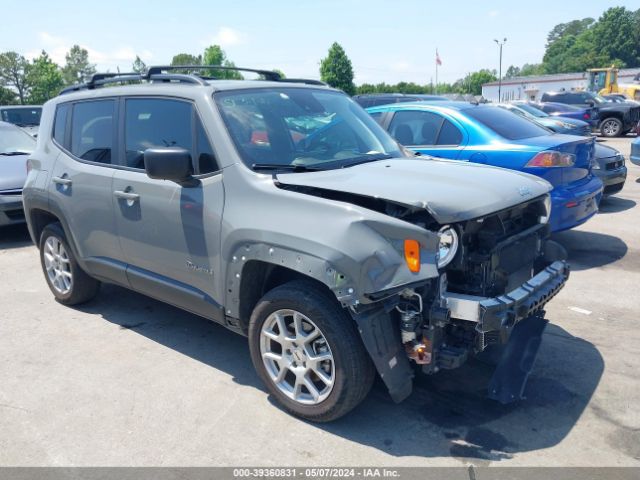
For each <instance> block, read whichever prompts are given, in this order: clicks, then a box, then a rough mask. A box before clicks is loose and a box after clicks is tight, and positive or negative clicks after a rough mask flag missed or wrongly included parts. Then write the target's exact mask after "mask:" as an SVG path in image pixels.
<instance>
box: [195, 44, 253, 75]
mask: <svg viewBox="0 0 640 480" xmlns="http://www.w3.org/2000/svg"><path fill="white" fill-rule="evenodd" d="M202 63H203V64H204V65H220V66H222V67H229V68H234V67H235V66H236V65H235V63H233V62H232V61H231V60H229V59H228V58H227V55H226V53H224V50H222V48H221V47H220V45H211V46H210V47H207V48H206V49H205V50H204V55H203V56H202ZM207 74H208V76H210V77H213V78H225V79H232V80H242V78H243V77H242V74H240V72H238V71H234V70H213V69H212V70H209V71H208V72H207Z"/></svg>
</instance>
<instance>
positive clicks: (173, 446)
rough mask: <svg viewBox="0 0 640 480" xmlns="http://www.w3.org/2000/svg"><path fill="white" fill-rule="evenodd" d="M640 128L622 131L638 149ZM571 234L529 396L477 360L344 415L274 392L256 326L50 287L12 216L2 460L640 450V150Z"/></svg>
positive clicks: (356, 460)
mask: <svg viewBox="0 0 640 480" xmlns="http://www.w3.org/2000/svg"><path fill="white" fill-rule="evenodd" d="M629 142H630V138H626V139H616V140H611V141H607V143H609V144H612V145H613V146H614V147H616V148H618V149H620V150H621V151H622V152H623V153H624V154H625V156H628V154H629V148H630V147H629ZM628 168H629V176H628V178H627V183H626V185H625V187H624V189H623V191H622V192H621V193H620V194H618V195H616V196H615V197H613V198H610V199H608V200H605V201H604V202H603V204H602V205H601V213H600V214H598V215H597V216H596V217H595V218H594V219H592V220H591V221H590V222H588V223H587V224H586V225H584V226H582V227H580V228H578V229H576V230H573V231H569V232H564V233H562V234H559V235H557V236H556V239H557V240H558V241H560V242H561V243H562V244H563V245H564V246H565V247H566V248H567V249H568V250H569V252H570V260H571V263H572V269H573V273H572V276H571V279H570V280H569V283H568V285H567V286H566V288H565V289H564V290H563V291H562V292H561V293H560V294H559V295H558V296H557V297H556V298H555V299H554V300H553V302H552V303H551V304H550V305H549V308H548V318H549V319H550V320H551V324H550V325H549V327H548V328H547V330H546V333H545V337H544V341H543V345H542V348H541V351H540V355H539V357H538V361H537V363H536V367H535V370H534V373H533V374H532V376H531V378H530V381H529V384H528V386H527V390H526V393H527V397H528V398H527V399H526V400H525V401H522V402H520V403H518V404H516V405H511V406H508V407H503V406H500V405H498V404H495V403H493V402H491V401H489V400H486V399H485V398H484V388H485V385H486V381H487V379H488V376H489V375H490V373H491V372H490V370H488V369H487V368H486V367H484V366H482V365H478V364H469V365H468V366H466V367H464V368H462V369H459V370H457V371H453V372H442V373H440V374H438V375H437V376H435V377H432V378H429V379H423V380H421V381H420V384H419V385H418V386H417V388H416V391H415V393H414V394H413V395H412V397H410V398H409V399H408V400H407V401H405V402H404V403H402V404H400V405H395V404H393V403H392V402H391V400H390V399H389V398H388V396H387V394H386V392H385V390H384V388H383V387H382V386H381V385H380V384H378V385H376V387H374V390H373V391H372V393H371V395H370V396H369V397H368V399H367V400H366V401H365V402H364V403H363V404H362V406H361V407H359V408H358V409H357V410H355V411H354V412H353V413H351V414H350V415H348V416H347V417H346V418H343V419H341V420H339V421H337V422H335V423H332V424H329V425H320V426H319V425H313V424H309V423H305V422H302V421H300V420H297V419H295V418H293V417H290V416H289V415H287V414H286V413H284V412H283V411H281V410H280V409H278V408H277V406H275V405H274V403H273V401H272V400H271V398H269V395H268V394H267V393H266V392H265V390H264V389H263V388H262V386H261V385H260V384H259V382H258V378H257V376H256V375H255V374H254V371H253V367H252V365H251V362H250V359H249V352H248V347H247V345H246V341H245V339H244V338H242V337H240V336H237V335H235V334H233V333H231V332H229V331H227V330H225V329H224V328H223V327H220V326H217V325H215V324H213V323H209V322H207V321H206V320H203V319H201V318H199V317H196V316H193V315H190V314H188V313H185V312H182V311H180V310H177V309H175V308H173V307H170V306H167V305H164V304H162V303H160V302H156V301H154V300H151V299H149V298H146V297H144V296H141V295H138V294H135V293H132V292H129V291H127V290H124V289H121V288H119V287H114V286H104V288H103V289H102V291H101V293H100V295H99V296H98V298H97V299H96V300H94V301H92V302H91V303H89V304H87V305H83V306H81V307H79V308H73V309H71V308H67V307H64V306H62V305H59V304H58V303H56V302H55V301H54V300H53V296H52V295H51V294H50V292H49V290H48V289H47V286H46V284H45V282H44V279H43V277H42V273H41V271H40V265H39V260H38V255H37V250H36V249H35V247H33V246H32V245H31V243H30V240H29V237H28V234H27V231H26V228H25V227H16V228H5V229H0V282H1V283H0V285H2V288H1V289H0V319H1V320H0V465H2V466H7V465H29V466H58V465H76V466H79V465H82V466H94V465H103V466H106V465H113V466H130V465H173V466H191V465H198V466H205V465H207V466H217V465H230V466H240V465H252V466H255V465H273V466H282V465H292V466H293V465H298V466H302V465H324V466H327V465H350V466H371V465H380V466H382V465H384V466H413V465H416V466H417V465H434V466H435V465H437V466H445V465H454V466H459V465H462V464H468V463H473V464H475V465H488V464H493V465H496V464H498V465H507V466H520V465H528V466H532V465H541V466H542V465H544V466H567V465H571V466H640V413H639V412H640V381H639V380H640V347H639V345H640V328H639V327H640V315H639V313H640V309H639V308H638V303H637V302H638V298H639V296H638V293H637V290H636V289H637V288H639V286H640V235H639V233H640V215H639V214H638V212H639V210H638V209H639V208H640V207H638V206H637V205H636V204H637V203H638V202H640V179H639V177H640V167H637V166H634V165H632V164H630V163H629V164H628Z"/></svg>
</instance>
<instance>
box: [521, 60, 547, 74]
mask: <svg viewBox="0 0 640 480" xmlns="http://www.w3.org/2000/svg"><path fill="white" fill-rule="evenodd" d="M542 74H544V66H543V65H542V64H541V63H525V64H524V65H523V66H522V68H521V69H520V75H521V76H523V77H526V76H530V75H542Z"/></svg>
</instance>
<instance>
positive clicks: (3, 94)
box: [0, 87, 16, 105]
mask: <svg viewBox="0 0 640 480" xmlns="http://www.w3.org/2000/svg"><path fill="white" fill-rule="evenodd" d="M15 101H16V94H15V92H14V91H13V90H9V89H8V88H4V87H0V105H12V104H14V103H15Z"/></svg>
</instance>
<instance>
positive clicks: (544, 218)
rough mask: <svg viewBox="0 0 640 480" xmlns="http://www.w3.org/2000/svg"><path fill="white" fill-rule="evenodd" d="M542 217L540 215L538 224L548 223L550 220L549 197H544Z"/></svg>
mask: <svg viewBox="0 0 640 480" xmlns="http://www.w3.org/2000/svg"><path fill="white" fill-rule="evenodd" d="M544 212H545V213H544V215H540V223H549V218H551V195H548V194H547V195H546V196H545V197H544Z"/></svg>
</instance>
